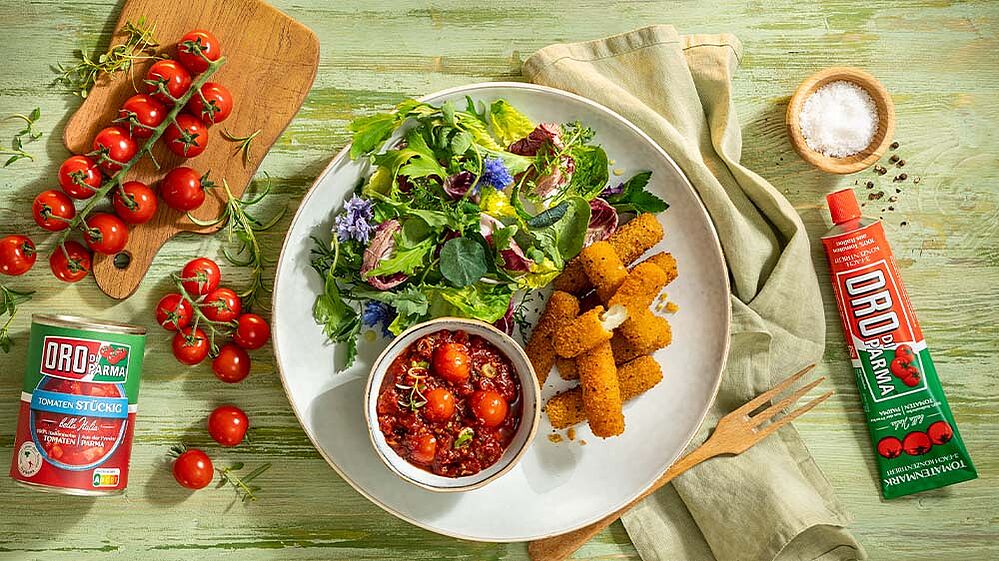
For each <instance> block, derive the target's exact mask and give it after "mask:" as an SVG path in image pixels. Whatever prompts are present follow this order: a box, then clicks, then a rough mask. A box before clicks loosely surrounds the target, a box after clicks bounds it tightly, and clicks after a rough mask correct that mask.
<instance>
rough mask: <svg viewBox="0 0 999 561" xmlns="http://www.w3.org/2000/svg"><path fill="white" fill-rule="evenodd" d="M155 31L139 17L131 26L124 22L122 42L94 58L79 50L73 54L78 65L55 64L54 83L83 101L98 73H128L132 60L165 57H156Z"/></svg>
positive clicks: (94, 83)
mask: <svg viewBox="0 0 999 561" xmlns="http://www.w3.org/2000/svg"><path fill="white" fill-rule="evenodd" d="M155 32H156V25H155V24H151V23H148V22H147V21H146V18H145V17H140V18H139V19H138V21H136V22H135V23H132V22H126V23H125V25H124V26H123V27H122V29H121V33H123V34H124V35H125V42H124V43H119V44H117V45H113V46H112V47H111V48H109V49H108V51H107V52H106V53H103V54H100V55H97V56H96V57H91V56H90V55H88V54H87V53H86V51H84V50H82V49H80V50H78V51H76V53H75V54H76V57H77V58H78V59H79V61H78V62H76V63H75V64H73V65H72V66H64V65H62V64H58V65H56V67H55V68H53V70H54V71H55V72H56V73H57V74H58V76H57V77H56V79H55V83H57V84H62V85H64V86H66V88H67V89H69V90H70V91H71V92H72V93H74V94H75V95H78V96H80V97H83V98H85V97H87V94H89V93H90V90H91V89H92V88H93V87H94V86H95V85H96V84H97V80H98V79H99V78H100V76H101V73H104V74H107V75H111V74H115V73H116V72H131V70H132V67H133V64H134V63H135V62H136V61H142V60H149V59H156V60H159V59H163V58H166V57H163V56H160V55H157V54H156V47H158V46H159V43H157V42H156V39H155V38H154V33H155Z"/></svg>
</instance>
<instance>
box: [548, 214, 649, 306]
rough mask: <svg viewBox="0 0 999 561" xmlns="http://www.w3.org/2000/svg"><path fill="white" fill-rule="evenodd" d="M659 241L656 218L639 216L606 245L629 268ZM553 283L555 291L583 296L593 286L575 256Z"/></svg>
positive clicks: (580, 261)
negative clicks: (609, 246)
mask: <svg viewBox="0 0 999 561" xmlns="http://www.w3.org/2000/svg"><path fill="white" fill-rule="evenodd" d="M662 239H663V227H662V225H661V224H659V221H658V220H657V219H656V215H654V214H650V213H645V214H639V215H638V216H636V217H635V219H634V220H632V221H631V222H628V223H627V224H625V225H624V226H621V227H620V228H618V229H617V231H616V232H614V233H613V234H611V236H610V237H609V238H607V243H609V244H610V245H611V246H612V247H613V248H614V251H615V252H616V253H617V256H618V259H620V260H621V262H622V263H624V264H626V265H630V264H631V263H634V262H635V261H636V260H637V259H638V258H639V257H641V256H642V254H643V253H645V252H646V251H648V250H649V249H651V248H652V247H653V246H655V245H656V244H657V243H659V242H660V241H661V240H662ZM553 284H554V286H555V288H556V289H557V290H562V291H565V292H570V293H572V294H583V293H584V292H586V291H587V290H589V289H590V288H592V286H593V285H592V284H591V283H590V280H589V279H588V278H587V276H586V271H585V270H584V269H583V262H582V260H580V259H579V256H576V258H575V259H573V260H572V261H569V264H568V265H566V267H565V270H563V271H562V274H560V275H559V276H558V277H556V278H555V281H554V283H553Z"/></svg>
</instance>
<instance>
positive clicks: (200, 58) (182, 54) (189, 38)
mask: <svg viewBox="0 0 999 561" xmlns="http://www.w3.org/2000/svg"><path fill="white" fill-rule="evenodd" d="M221 56H222V46H221V44H220V43H219V40H218V39H216V38H215V36H214V35H212V34H211V33H210V32H208V31H205V30H204V29H195V30H194V31H189V32H188V33H187V34H186V35H184V36H183V37H181V38H180V41H177V60H179V61H180V63H181V64H183V65H184V68H186V69H188V70H190V71H191V72H192V73H193V74H200V73H202V72H204V71H205V70H208V61H212V62H215V61H216V60H218V59H219V58H220V57H221ZM205 59H208V60H205Z"/></svg>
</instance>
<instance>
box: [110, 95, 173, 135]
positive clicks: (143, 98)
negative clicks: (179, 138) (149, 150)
mask: <svg viewBox="0 0 999 561" xmlns="http://www.w3.org/2000/svg"><path fill="white" fill-rule="evenodd" d="M166 115H167V108H166V106H164V105H163V104H162V103H160V102H159V101H157V100H156V98H154V97H153V96H151V95H146V94H136V95H133V96H132V97H130V98H128V99H126V100H125V103H123V104H122V106H121V109H119V110H118V118H117V119H115V122H116V123H120V124H121V126H122V127H124V128H125V129H126V130H127V131H128V133H129V134H130V135H132V138H140V139H143V138H149V137H150V136H152V135H153V131H152V129H154V128H156V127H158V126H160V124H162V123H163V119H166Z"/></svg>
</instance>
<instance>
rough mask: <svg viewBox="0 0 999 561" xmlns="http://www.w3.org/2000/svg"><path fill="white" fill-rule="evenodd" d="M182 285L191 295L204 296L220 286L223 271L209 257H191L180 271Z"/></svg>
mask: <svg viewBox="0 0 999 561" xmlns="http://www.w3.org/2000/svg"><path fill="white" fill-rule="evenodd" d="M180 278H182V279H184V280H183V283H182V286H183V287H184V290H185V291H186V292H187V293H188V294H190V295H191V296H204V295H205V294H208V293H209V292H211V291H213V290H215V289H216V288H218V287H219V281H220V280H222V271H221V270H220V269H219V266H218V264H217V263H215V262H214V261H212V260H211V259H209V258H207V257H197V258H195V259H191V260H190V261H188V262H187V265H184V269H183V270H182V271H181V272H180Z"/></svg>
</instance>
